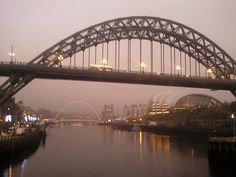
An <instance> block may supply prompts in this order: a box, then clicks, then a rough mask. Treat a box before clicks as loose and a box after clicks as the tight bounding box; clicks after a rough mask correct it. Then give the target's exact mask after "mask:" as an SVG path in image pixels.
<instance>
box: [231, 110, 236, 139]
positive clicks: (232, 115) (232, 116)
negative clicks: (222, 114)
mask: <svg viewBox="0 0 236 177" xmlns="http://www.w3.org/2000/svg"><path fill="white" fill-rule="evenodd" d="M231 118H232V119H233V121H234V125H233V126H234V127H233V129H234V138H235V118H234V114H231Z"/></svg>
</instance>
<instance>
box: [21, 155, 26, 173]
mask: <svg viewBox="0 0 236 177" xmlns="http://www.w3.org/2000/svg"><path fill="white" fill-rule="evenodd" d="M26 165H27V159H24V161H23V162H22V164H21V176H22V177H23V176H24V172H25V169H26Z"/></svg>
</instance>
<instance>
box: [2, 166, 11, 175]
mask: <svg viewBox="0 0 236 177" xmlns="http://www.w3.org/2000/svg"><path fill="white" fill-rule="evenodd" d="M3 177H12V166H11V165H10V166H9V168H8V169H6V170H4V172H3Z"/></svg>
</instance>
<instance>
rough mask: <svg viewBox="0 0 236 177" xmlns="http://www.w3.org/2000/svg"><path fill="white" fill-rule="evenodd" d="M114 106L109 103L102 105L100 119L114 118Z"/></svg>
mask: <svg viewBox="0 0 236 177" xmlns="http://www.w3.org/2000/svg"><path fill="white" fill-rule="evenodd" d="M114 117H115V116H114V106H113V104H111V105H108V104H106V105H104V108H103V111H102V120H103V121H108V120H109V121H111V120H113V119H114Z"/></svg>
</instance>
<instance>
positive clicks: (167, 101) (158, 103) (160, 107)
mask: <svg viewBox="0 0 236 177" xmlns="http://www.w3.org/2000/svg"><path fill="white" fill-rule="evenodd" d="M220 105H222V103H221V102H220V101H219V100H217V99H216V98H214V97H211V96H208V95H204V94H179V95H177V96H176V95H175V94H170V93H165V94H163V95H159V96H155V97H153V98H152V99H151V100H150V102H149V104H148V115H160V114H168V113H170V111H178V110H184V109H190V108H196V107H200V106H207V107H212V106H220Z"/></svg>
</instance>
